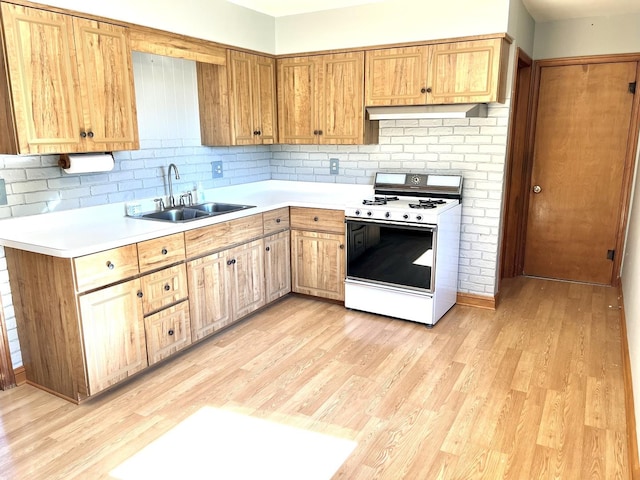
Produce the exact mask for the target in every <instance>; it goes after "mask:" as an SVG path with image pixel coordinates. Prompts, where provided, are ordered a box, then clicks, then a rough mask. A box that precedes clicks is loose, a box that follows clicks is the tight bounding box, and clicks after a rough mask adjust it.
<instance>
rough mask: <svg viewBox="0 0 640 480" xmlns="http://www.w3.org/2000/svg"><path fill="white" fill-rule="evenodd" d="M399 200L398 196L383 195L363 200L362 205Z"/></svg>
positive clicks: (382, 203)
mask: <svg viewBox="0 0 640 480" xmlns="http://www.w3.org/2000/svg"><path fill="white" fill-rule="evenodd" d="M396 200H399V198H398V197H388V196H384V197H378V196H376V197H373V200H367V199H365V200H363V201H362V204H363V205H386V204H387V202H393V201H396Z"/></svg>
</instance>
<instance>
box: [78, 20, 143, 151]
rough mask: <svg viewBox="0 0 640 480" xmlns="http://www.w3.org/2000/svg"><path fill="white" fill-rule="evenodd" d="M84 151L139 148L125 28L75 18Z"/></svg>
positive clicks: (130, 63)
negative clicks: (84, 140) (84, 138)
mask: <svg viewBox="0 0 640 480" xmlns="http://www.w3.org/2000/svg"><path fill="white" fill-rule="evenodd" d="M73 22H74V31H75V41H76V49H77V55H78V57H77V61H78V71H79V76H80V85H81V88H80V94H81V96H82V106H83V124H84V129H85V133H86V134H87V137H86V138H87V142H86V147H85V149H86V150H87V151H108V150H135V149H137V148H139V143H138V123H137V120H136V102H135V98H134V93H133V92H134V89H133V66H132V59H131V49H130V48H129V37H128V31H127V30H126V29H125V28H123V27H118V26H115V25H110V24H108V23H99V22H94V21H90V20H84V19H80V18H74V19H73Z"/></svg>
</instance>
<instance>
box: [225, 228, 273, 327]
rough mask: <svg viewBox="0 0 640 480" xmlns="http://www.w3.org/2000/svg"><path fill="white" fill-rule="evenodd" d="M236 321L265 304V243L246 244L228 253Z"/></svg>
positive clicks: (261, 241)
mask: <svg viewBox="0 0 640 480" xmlns="http://www.w3.org/2000/svg"><path fill="white" fill-rule="evenodd" d="M227 259H228V260H227V263H228V264H229V265H228V266H229V275H230V277H231V292H232V293H231V299H232V311H233V317H234V320H237V319H240V318H242V317H244V316H246V315H248V314H249V313H251V312H253V311H255V310H257V309H258V308H260V307H262V306H263V305H264V304H265V290H264V242H263V240H262V239H260V240H256V241H254V242H250V243H245V244H244V245H240V246H238V247H235V248H232V249H229V250H228V251H227Z"/></svg>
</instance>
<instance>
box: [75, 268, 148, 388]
mask: <svg viewBox="0 0 640 480" xmlns="http://www.w3.org/2000/svg"><path fill="white" fill-rule="evenodd" d="M139 291H140V280H138V279H136V280H131V281H128V282H124V283H119V284H117V285H113V286H112V287H108V288H104V289H102V290H97V291H95V292H92V293H88V294H86V295H81V296H80V297H79V303H80V315H81V319H82V332H83V340H84V351H85V357H86V364H87V378H88V380H89V395H94V394H96V393H98V392H99V391H101V390H104V389H105V388H107V387H109V386H111V385H114V384H116V383H118V382H120V381H121V380H124V379H125V378H127V377H128V376H129V375H132V374H134V373H136V372H138V371H140V370H142V369H144V368H145V367H146V366H147V348H146V343H145V336H144V321H143V318H142V302H141V301H140V299H139V298H138V292H139Z"/></svg>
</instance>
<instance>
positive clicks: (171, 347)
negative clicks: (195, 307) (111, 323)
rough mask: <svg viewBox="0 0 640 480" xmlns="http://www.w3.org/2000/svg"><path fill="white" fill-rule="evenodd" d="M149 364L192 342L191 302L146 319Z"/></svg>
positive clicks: (145, 328)
mask: <svg viewBox="0 0 640 480" xmlns="http://www.w3.org/2000/svg"><path fill="white" fill-rule="evenodd" d="M144 332H145V336H146V338H147V357H148V359H149V365H153V364H154V363H157V362H159V361H160V360H162V359H164V358H167V357H169V356H171V355H173V354H174V353H176V352H177V351H179V350H182V349H183V348H185V347H187V346H189V345H190V344H191V325H190V321H189V302H182V303H179V304H178V305H174V306H173V307H169V308H166V309H164V310H162V311H160V312H158V313H156V314H154V315H150V316H148V317H147V318H145V319H144Z"/></svg>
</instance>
